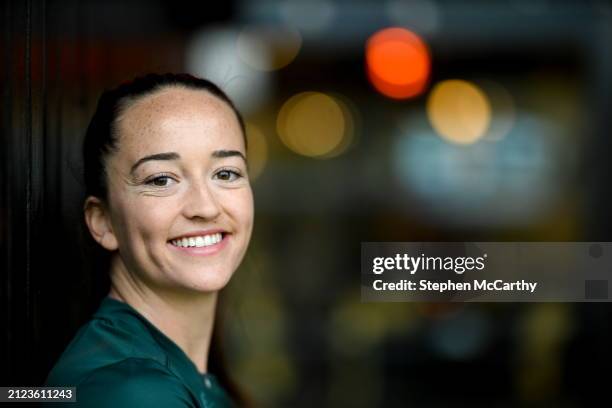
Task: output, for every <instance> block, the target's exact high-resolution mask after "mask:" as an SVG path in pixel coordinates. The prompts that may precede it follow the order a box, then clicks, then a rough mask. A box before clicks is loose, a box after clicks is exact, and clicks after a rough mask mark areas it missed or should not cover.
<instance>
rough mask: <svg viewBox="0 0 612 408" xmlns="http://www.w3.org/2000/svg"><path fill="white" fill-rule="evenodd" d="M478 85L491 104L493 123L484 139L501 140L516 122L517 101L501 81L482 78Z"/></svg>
mask: <svg viewBox="0 0 612 408" xmlns="http://www.w3.org/2000/svg"><path fill="white" fill-rule="evenodd" d="M477 84H478V86H479V87H480V88H481V89H482V90H483V91H484V93H485V94H486V95H487V97H488V99H489V103H490V105H491V123H490V124H489V129H488V130H487V132H486V133H485V135H484V137H483V139H484V140H488V141H499V140H501V139H503V138H504V137H506V135H507V134H508V133H510V131H511V130H512V128H513V127H514V124H515V122H516V103H515V102H514V98H513V97H512V94H511V93H510V92H509V91H508V89H506V87H504V86H503V85H501V84H500V83H499V82H496V81H492V80H481V81H478V82H477Z"/></svg>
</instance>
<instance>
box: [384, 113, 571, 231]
mask: <svg viewBox="0 0 612 408" xmlns="http://www.w3.org/2000/svg"><path fill="white" fill-rule="evenodd" d="M399 132H400V134H398V138H397V142H396V144H395V146H394V149H393V155H394V165H395V169H396V174H397V176H398V182H399V183H400V184H401V185H402V187H404V188H405V189H406V191H407V192H408V193H409V194H410V197H411V203H412V205H411V206H410V208H411V209H412V210H414V211H419V212H422V213H419V216H425V217H428V218H429V221H430V222H435V223H445V225H450V224H452V225H470V226H492V225H495V226H504V225H512V226H513V227H518V226H521V225H529V224H530V223H533V222H535V221H536V220H538V219H542V218H543V217H545V215H546V214H549V213H551V212H553V211H554V210H555V208H554V207H553V205H554V203H555V202H556V201H555V200H556V198H558V196H559V194H560V193H561V192H562V190H561V186H562V180H563V177H564V173H565V172H566V171H570V169H572V168H573V166H574V163H573V159H572V157H571V155H567V154H566V153H564V151H563V149H561V146H560V143H561V140H562V136H563V135H564V130H563V128H561V127H560V126H559V125H558V124H556V123H555V122H554V121H551V120H550V119H548V118H546V117H542V116H537V115H533V114H530V113H528V112H526V111H520V112H517V120H516V123H515V125H514V126H513V128H512V130H511V132H510V133H508V134H507V135H506V137H504V138H503V139H502V140H499V141H495V142H485V141H484V140H483V141H482V142H480V143H473V144H469V145H459V144H456V143H448V142H446V141H445V140H443V139H442V138H440V137H438V136H437V135H436V134H435V132H434V131H433V130H432V129H431V128H430V127H429V126H428V124H427V119H426V118H421V117H420V116H418V117H417V116H414V117H410V118H407V119H406V120H405V121H404V123H403V124H402V125H400V130H399ZM517 197H520V198H521V199H520V200H519V199H517Z"/></svg>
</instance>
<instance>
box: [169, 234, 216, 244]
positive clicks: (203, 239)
mask: <svg viewBox="0 0 612 408" xmlns="http://www.w3.org/2000/svg"><path fill="white" fill-rule="evenodd" d="M222 239H223V235H222V234H221V233H220V232H219V233H216V234H210V235H202V236H197V237H189V238H178V239H174V240H172V241H171V243H172V245H175V246H178V247H184V248H187V247H198V248H200V247H205V246H210V245H214V244H217V243H219V242H221V240H222Z"/></svg>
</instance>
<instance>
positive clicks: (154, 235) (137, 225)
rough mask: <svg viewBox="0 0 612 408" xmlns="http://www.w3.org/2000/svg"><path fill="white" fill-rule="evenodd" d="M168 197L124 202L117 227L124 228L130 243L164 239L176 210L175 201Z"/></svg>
mask: <svg viewBox="0 0 612 408" xmlns="http://www.w3.org/2000/svg"><path fill="white" fill-rule="evenodd" d="M169 201H171V200H169V199H168V198H163V199H162V198H155V197H146V199H142V198H141V199H134V200H131V201H130V202H127V203H125V206H124V208H123V211H122V217H121V218H122V219H121V220H120V222H119V228H123V229H125V232H126V237H125V238H127V239H128V241H129V242H130V243H131V244H135V243H137V242H139V241H150V240H154V239H161V240H164V241H165V239H166V235H167V231H168V230H169V226H170V223H171V221H172V219H173V215H172V213H171V212H172V211H173V209H174V211H176V208H177V206H176V203H174V202H172V203H170V202H169Z"/></svg>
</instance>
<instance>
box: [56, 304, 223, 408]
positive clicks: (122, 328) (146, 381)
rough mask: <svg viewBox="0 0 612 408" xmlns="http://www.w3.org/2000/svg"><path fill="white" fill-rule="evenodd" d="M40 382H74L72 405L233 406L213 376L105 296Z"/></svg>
mask: <svg viewBox="0 0 612 408" xmlns="http://www.w3.org/2000/svg"><path fill="white" fill-rule="evenodd" d="M45 386H48V387H57V386H76V399H77V402H76V403H66V406H70V407H73V408H77V407H92V408H110V407H113V408H115V407H133V408H138V407H165V408H179V407H180V408H186V407H201V408H211V407H214V408H221V407H231V406H233V405H232V402H231V400H230V398H229V396H228V395H227V394H226V392H225V391H224V390H223V388H222V387H221V386H220V384H219V382H218V381H217V379H216V378H215V376H214V375H213V374H209V373H207V374H201V373H199V372H198V370H197V368H196V366H195V365H194V364H193V362H192V361H191V360H190V359H189V358H188V357H187V355H186V354H185V353H184V352H183V351H182V350H181V349H180V348H179V347H178V346H177V345H176V344H175V343H174V342H173V341H172V340H170V339H169V338H168V337H167V336H165V335H164V334H163V333H162V332H160V331H159V330H158V329H157V328H156V327H155V326H153V324H151V323H150V322H149V321H148V320H147V319H145V318H144V317H143V316H142V315H141V314H139V313H138V312H137V311H136V310H134V309H133V308H132V307H131V306H129V305H128V304H127V303H124V302H120V301H118V300H115V299H112V298H109V297H106V298H105V299H104V300H103V301H102V303H101V305H100V308H99V309H98V311H97V312H96V313H95V314H94V315H93V318H92V319H91V320H90V321H89V322H88V323H87V324H85V326H83V327H82V328H81V329H80V330H79V331H78V332H77V334H76V336H75V337H74V339H73V340H72V342H71V343H70V344H69V345H68V347H67V348H66V350H65V351H64V353H63V354H62V356H61V357H60V359H59V361H58V362H57V363H56V364H55V367H53V369H52V370H51V372H50V373H49V376H48V377H47V381H46V383H45ZM48 406H49V407H56V408H57V407H59V406H61V404H60V405H58V403H55V402H54V403H49V405H48Z"/></svg>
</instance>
